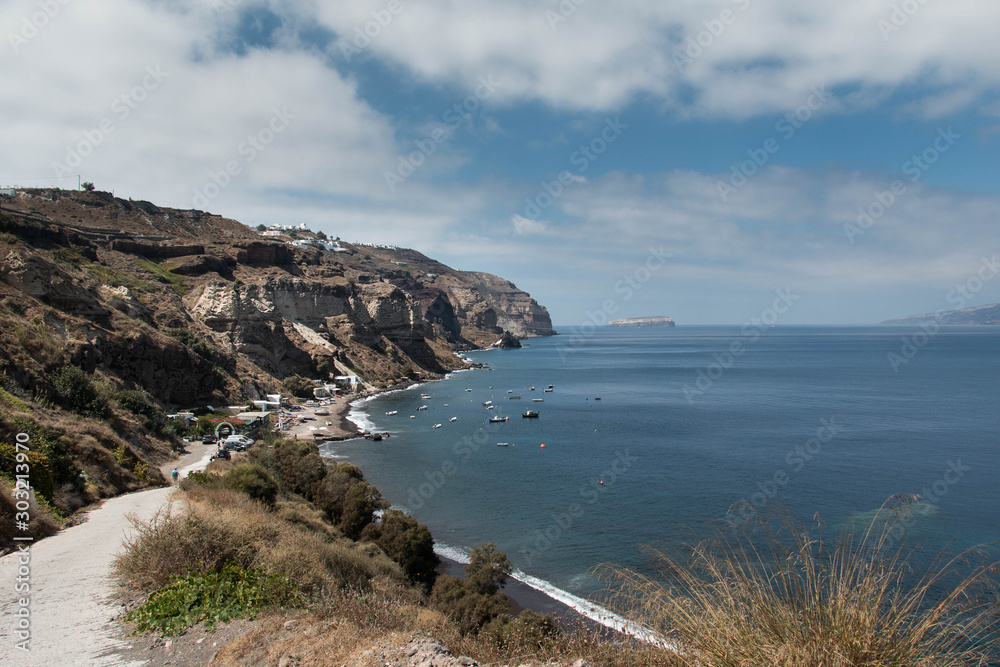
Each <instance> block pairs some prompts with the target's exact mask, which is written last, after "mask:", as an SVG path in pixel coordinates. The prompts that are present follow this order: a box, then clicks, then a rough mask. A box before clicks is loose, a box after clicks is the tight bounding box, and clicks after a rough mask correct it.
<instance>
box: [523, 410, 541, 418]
mask: <svg viewBox="0 0 1000 667" xmlns="http://www.w3.org/2000/svg"><path fill="white" fill-rule="evenodd" d="M521 416H522V417H524V418H526V419H538V413H537V412H535V411H534V410H528V411H527V412H525V413H524V414H523V415H521Z"/></svg>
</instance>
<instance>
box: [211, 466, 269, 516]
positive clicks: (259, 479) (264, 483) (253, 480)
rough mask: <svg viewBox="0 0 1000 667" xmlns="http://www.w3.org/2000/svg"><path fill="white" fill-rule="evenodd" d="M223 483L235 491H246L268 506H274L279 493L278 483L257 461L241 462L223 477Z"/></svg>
mask: <svg viewBox="0 0 1000 667" xmlns="http://www.w3.org/2000/svg"><path fill="white" fill-rule="evenodd" d="M222 484H223V485H224V486H225V487H226V488H228V489H233V490H234V491H240V492H241V493H245V494H247V495H248V496H250V497H251V498H253V499H254V500H257V501H260V502H262V503H264V504H265V505H267V506H268V507H274V497H275V496H276V495H278V483H277V482H275V481H274V478H273V477H271V475H269V474H268V473H267V470H265V469H264V467H263V466H260V465H257V464H256V463H240V464H237V465H236V466H234V467H233V468H232V469H231V470H230V471H229V472H227V473H226V474H225V476H223V478H222Z"/></svg>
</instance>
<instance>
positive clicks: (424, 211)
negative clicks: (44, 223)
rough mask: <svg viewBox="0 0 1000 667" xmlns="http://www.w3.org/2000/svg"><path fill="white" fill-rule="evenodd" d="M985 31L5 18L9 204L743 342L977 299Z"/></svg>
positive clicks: (899, 26) (59, 5) (335, 14)
mask: <svg viewBox="0 0 1000 667" xmlns="http://www.w3.org/2000/svg"><path fill="white" fill-rule="evenodd" d="M998 24H1000V5H996V4H995V3H984V2H980V1H976V0H953V1H951V2H948V3H943V2H931V1H930V0H925V1H924V2H921V1H920V0H905V1H904V2H900V1H899V0H843V1H842V2H838V3H830V2H818V1H815V0H797V1H792V0H770V1H769V2H765V1H764V0H709V1H698V2H695V1H693V0H678V1H676V2H670V3H650V2H648V1H645V0H626V1H622V2H617V3H614V4H610V3H598V2H596V0H563V1H562V2H558V1H545V2H528V1H526V0H524V1H516V0H511V1H506V2H500V1H497V0H482V1H481V2H477V3H465V4H461V3H457V2H455V1H453V0H420V2H414V1H412V0H398V1H396V0H373V1H367V0H366V1H363V2H338V3H334V2H326V1H324V0H288V1H285V2H276V1H267V0H170V1H168V2H164V1H160V2H147V1H144V0H119V1H117V2H115V3H107V2H100V1H99V0H49V1H45V0H9V1H8V2H5V3H4V4H3V5H2V6H0V27H2V28H3V33H4V44H3V45H2V46H0V66H2V67H3V71H4V72H5V78H7V80H8V81H9V83H8V85H6V86H3V87H0V121H2V125H3V127H4V128H5V132H6V136H5V139H4V148H5V150H3V151H2V153H0V181H2V183H0V185H22V186H29V185H57V184H62V185H64V186H66V187H75V185H76V181H77V174H80V175H81V176H82V178H83V180H89V181H93V182H94V183H95V184H96V185H97V186H98V187H100V188H102V189H108V190H114V191H115V193H116V194H117V195H119V196H126V197H133V198H136V199H140V198H141V199H149V200H152V201H155V202H157V203H159V204H161V205H166V206H173V207H178V208H203V209H207V210H210V211H212V212H213V213H219V214H223V215H226V216H228V217H233V218H236V219H239V220H241V221H243V222H246V223H248V224H257V223H296V224H298V223H300V222H307V223H308V224H309V225H310V226H311V227H312V228H313V229H317V230H320V229H321V230H323V231H325V232H327V233H329V234H334V235H339V236H341V237H342V238H344V239H346V240H354V241H373V242H379V243H393V244H397V245H401V246H408V247H413V248H416V249H418V250H420V251H422V252H424V253H426V254H428V255H430V256H432V257H434V258H436V259H439V260H441V261H444V262H446V263H448V264H450V265H452V266H454V267H456V268H462V269H469V270H482V271H489V272H492V273H497V274H499V275H502V276H504V277H505V278H508V279H510V280H512V281H513V282H515V283H516V284H517V285H518V286H519V287H521V288H523V289H525V290H527V291H529V292H530V293H531V294H532V295H533V296H534V297H536V298H537V299H538V300H539V302H541V303H542V304H544V305H546V306H548V307H549V309H550V311H551V313H552V316H553V319H554V320H555V321H556V322H557V323H559V324H563V325H575V324H581V323H583V322H585V321H587V320H588V318H591V319H593V318H597V319H600V318H601V317H604V316H606V315H607V311H609V310H613V311H614V315H616V316H642V315H671V316H673V317H674V318H675V319H676V320H677V321H678V322H679V323H682V324H716V323H735V324H739V323H743V322H746V321H748V320H749V319H750V318H751V317H754V316H757V315H759V314H760V313H761V312H763V311H764V310H766V309H767V308H768V307H769V306H770V305H771V304H772V302H773V301H774V299H775V298H776V296H775V295H776V292H777V291H778V290H786V291H790V293H791V294H794V295H795V296H796V300H795V301H794V304H793V305H792V306H791V307H790V308H788V310H787V312H785V313H783V314H782V318H781V320H780V323H781V324H831V323H870V322H877V321H880V320H883V319H887V318H889V317H894V316H900V315H906V314H913V313H921V312H932V311H936V310H944V309H950V308H953V307H956V306H957V305H966V306H975V305H982V304H988V303H995V302H998V301H1000V276H996V277H994V276H992V275H990V272H991V269H988V268H987V269H984V268H983V267H984V265H985V266H987V267H989V266H991V264H990V260H992V258H993V256H994V255H995V254H996V253H997V252H998V250H1000V248H998V247H997V246H998V245H1000V243H998V242H997V239H998V234H997V233H996V226H997V218H998V212H1000V192H998V181H997V173H998V170H997V154H998V151H997V148H998V137H1000V70H998V69H997V68H996V63H997V62H1000V40H997V39H996V37H995V27H996V26H997V25H998ZM366 32H367V35H365V33H366ZM362 35H365V36H364V37H362ZM421 147H422V148H421ZM34 179H38V180H34ZM894 187H895V190H896V192H895V193H893V189H894ZM532 203H533V204H534V205H532ZM863 212H866V213H867V214H868V217H867V218H861V214H862V213H863ZM859 218H861V221H862V222H860V223H859ZM984 260H986V261H985V264H984ZM650 267H652V268H650ZM977 276H979V278H978V282H977V279H976V277H977ZM982 276H988V277H987V278H986V279H983V278H982ZM970 280H971V281H973V282H972V286H973V287H977V288H978V289H975V290H972V291H968V290H967V296H963V297H962V298H961V300H956V299H955V298H949V295H952V296H953V291H954V290H955V288H956V286H960V285H968V284H969V281H970ZM609 306H610V308H609Z"/></svg>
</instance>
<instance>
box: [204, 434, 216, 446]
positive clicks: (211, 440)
mask: <svg viewBox="0 0 1000 667" xmlns="http://www.w3.org/2000/svg"><path fill="white" fill-rule="evenodd" d="M201 442H202V444H204V445H212V444H215V436H214V435H203V436H201Z"/></svg>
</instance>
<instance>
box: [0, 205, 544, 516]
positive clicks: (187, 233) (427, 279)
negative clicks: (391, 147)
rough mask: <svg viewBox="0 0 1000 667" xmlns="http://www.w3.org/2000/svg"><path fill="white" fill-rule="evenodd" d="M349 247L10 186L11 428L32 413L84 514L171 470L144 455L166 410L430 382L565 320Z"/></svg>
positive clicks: (152, 449) (494, 285) (468, 279)
mask: <svg viewBox="0 0 1000 667" xmlns="http://www.w3.org/2000/svg"><path fill="white" fill-rule="evenodd" d="M304 235H305V237H307V238H308V237H310V236H313V235H311V234H308V233H304ZM341 245H342V248H340V251H339V252H330V251H327V250H323V249H319V248H312V247H309V248H298V247H293V246H292V245H289V244H288V243H286V242H284V241H281V240H271V239H268V238H264V237H262V236H261V235H260V234H259V233H257V232H256V231H255V230H252V229H250V228H248V227H246V226H244V225H242V224H240V223H239V222H237V221H235V220H229V219H226V218H222V217H219V216H216V215H211V214H209V213H205V212H203V211H180V210H174V209H168V208H162V207H159V206H157V205H155V204H152V203H150V202H143V201H139V202H136V201H126V200H123V199H120V198H115V197H113V196H112V195H110V194H108V193H102V192H76V191H62V190H18V191H17V192H16V195H15V196H14V197H6V196H5V197H2V198H0V408H2V409H0V438H6V439H5V440H3V441H5V442H10V441H12V440H11V438H12V437H13V434H16V433H17V432H19V429H23V428H27V426H26V424H29V423H30V424H33V426H32V428H36V427H37V429H39V431H38V432H39V433H43V434H47V435H46V437H49V436H51V437H50V441H51V442H52V443H55V444H53V445H52V447H54V448H55V449H52V450H51V451H49V454H51V456H50V461H63V462H65V464H66V465H65V466H64V469H63V473H65V474H64V475H63V476H62V477H59V476H58V475H57V476H56V477H59V479H55V481H56V482H57V488H60V487H59V483H60V482H61V481H67V483H68V484H69V485H70V487H72V489H70V490H71V491H72V492H71V493H70V492H67V494H64V495H66V497H63V498H62V499H61V501H60V502H61V503H62V504H61V506H62V507H63V508H64V509H67V510H70V511H71V510H73V509H75V508H76V507H78V506H80V505H82V504H86V502H89V501H93V500H94V499H96V497H98V496H100V495H109V494H111V495H113V494H115V493H119V492H121V491H123V490H127V489H134V488H139V487H141V486H142V485H144V484H149V483H156V482H158V481H160V480H158V475H157V474H155V473H149V474H148V475H147V471H146V469H145V468H141V467H139V468H136V466H137V465H140V464H142V465H145V464H146V463H159V462H161V461H163V460H166V459H167V458H169V455H170V446H171V442H172V441H171V439H170V438H169V437H167V436H165V435H164V434H162V433H160V432H159V430H158V429H159V428H160V426H161V425H162V413H163V412H164V411H166V410H170V409H172V408H175V407H184V408H190V407H194V406H199V405H206V404H212V405H246V404H248V403H249V401H251V400H255V399H259V398H263V397H264V395H265V394H267V393H281V384H282V381H283V380H285V379H286V378H288V377H290V376H295V375H299V376H303V377H306V378H309V379H327V378H329V377H331V376H334V375H357V376H359V377H360V378H361V380H362V386H363V388H365V389H371V388H381V387H388V386H393V385H397V384H402V383H407V382H410V381H413V380H420V379H425V380H426V379H433V378H438V377H442V375H443V374H444V373H447V372H448V371H450V370H454V369H457V368H461V367H463V366H465V364H464V362H462V361H461V359H460V358H459V356H458V355H457V354H456V351H458V350H466V349H473V348H478V347H484V346H488V345H490V344H492V343H493V342H494V341H496V340H497V339H498V338H500V337H502V336H503V335H504V334H505V333H509V334H510V335H513V336H514V337H517V338H520V337H524V336H531V335H546V334H552V333H554V332H553V331H552V327H551V321H550V319H549V315H548V312H547V311H546V310H545V308H544V307H542V306H540V305H539V304H538V303H537V302H535V301H534V300H533V299H532V298H531V297H530V296H529V295H528V294H526V293H524V292H522V291H520V290H518V289H517V288H516V287H515V286H514V285H513V284H512V283H510V282H509V281H506V280H503V279H502V278H498V277H496V276H491V275H488V274H480V273H466V272H462V271H456V270H454V269H452V268H450V267H448V266H445V265H443V264H441V263H440V262H436V261H434V260H431V259H429V258H427V257H425V256H424V255H422V254H420V253H418V252H416V251H413V250H406V249H398V248H388V247H371V246H362V245H352V244H348V243H343V244H341ZM67 368H70V369H80V370H82V372H83V375H82V377H81V376H77V375H73V374H72V373H70V375H65V373H64V372H63V371H64V369H67ZM64 376H65V377H64ZM70 376H72V377H70ZM67 378H69V379H68V380H67ZM67 382H70V384H66V383H67ZM72 383H76V384H72ZM71 384H72V386H70V385H71ZM115 396H118V397H119V399H120V400H119V399H116V398H114V397H115ZM84 399H86V400H84ZM87 401H91V402H93V401H97V403H95V405H97V404H99V405H100V409H91V408H90V407H88V406H89V405H91V403H88V402H87ZM105 406H108V407H107V408H105ZM128 406H131V407H128ZM46 410H47V411H49V412H46V413H45V414H44V419H42V415H43V412H45V411H46ZM135 410H138V411H139V413H136V412H135ZM140 413H141V414H140ZM157 415H158V416H157ZM154 417H155V418H154ZM80 418H82V419H84V421H86V422H87V423H88V424H91V422H90V421H87V420H92V421H93V423H92V424H91V425H90V426H86V427H81V426H80V425H79V424H77V423H76V422H74V420H77V419H80ZM18 420H20V421H18ZM53 424H61V425H64V426H65V428H60V429H53V428H52V425H53ZM108 424H110V425H111V428H110V429H109V428H108ZM87 428H90V429H91V430H92V431H93V432H94V433H95V434H96V435H94V436H93V437H88V438H82V439H81V438H80V437H79V431H80V430H81V429H83V430H86V429H87ZM7 435H10V436H11V438H7V437H6V436H7ZM39 437H41V436H39ZM59 442H63V444H61V445H60V444H58V443H59ZM173 442H176V441H173ZM60 448H61V449H60ZM113 452H116V453H113ZM53 465H54V464H53ZM111 469H113V473H114V474H113V475H110V476H109V470H111ZM81 472H82V473H83V474H82V475H81V474H80V473H81ZM80 480H102V481H93V482H86V483H85V482H82V481H80ZM70 487H67V488H70ZM70 496H72V498H71V497H70Z"/></svg>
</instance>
